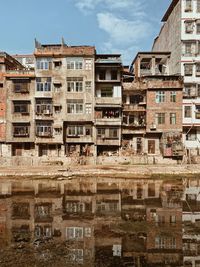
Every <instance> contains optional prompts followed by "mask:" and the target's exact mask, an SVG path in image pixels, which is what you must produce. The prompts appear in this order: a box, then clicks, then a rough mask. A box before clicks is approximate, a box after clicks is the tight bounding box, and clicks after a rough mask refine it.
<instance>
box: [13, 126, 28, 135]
mask: <svg viewBox="0 0 200 267" xmlns="http://www.w3.org/2000/svg"><path fill="white" fill-rule="evenodd" d="M29 128H30V125H29V124H27V123H14V124H13V136H14V137H29Z"/></svg>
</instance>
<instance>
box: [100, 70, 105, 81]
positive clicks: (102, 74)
mask: <svg viewBox="0 0 200 267" xmlns="http://www.w3.org/2000/svg"><path fill="white" fill-rule="evenodd" d="M99 80H106V71H105V70H101V71H99Z"/></svg>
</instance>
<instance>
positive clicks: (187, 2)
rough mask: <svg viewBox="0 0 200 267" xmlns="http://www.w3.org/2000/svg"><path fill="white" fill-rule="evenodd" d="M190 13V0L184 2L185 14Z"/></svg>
mask: <svg viewBox="0 0 200 267" xmlns="http://www.w3.org/2000/svg"><path fill="white" fill-rule="evenodd" d="M191 11H192V0H185V12H191Z"/></svg>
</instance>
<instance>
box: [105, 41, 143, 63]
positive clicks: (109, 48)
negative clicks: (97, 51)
mask: <svg viewBox="0 0 200 267" xmlns="http://www.w3.org/2000/svg"><path fill="white" fill-rule="evenodd" d="M138 51H139V47H138V46H134V45H132V46H130V47H126V48H119V47H117V46H113V44H112V43H109V42H107V43H104V44H103V45H102V47H101V52H102V53H106V54H121V55H122V61H123V64H125V65H130V63H131V62H132V60H133V58H134V57H135V55H136V53H137V52H138Z"/></svg>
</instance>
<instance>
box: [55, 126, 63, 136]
mask: <svg viewBox="0 0 200 267" xmlns="http://www.w3.org/2000/svg"><path fill="white" fill-rule="evenodd" d="M54 133H55V135H60V134H61V133H62V128H61V127H56V128H54Z"/></svg>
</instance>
